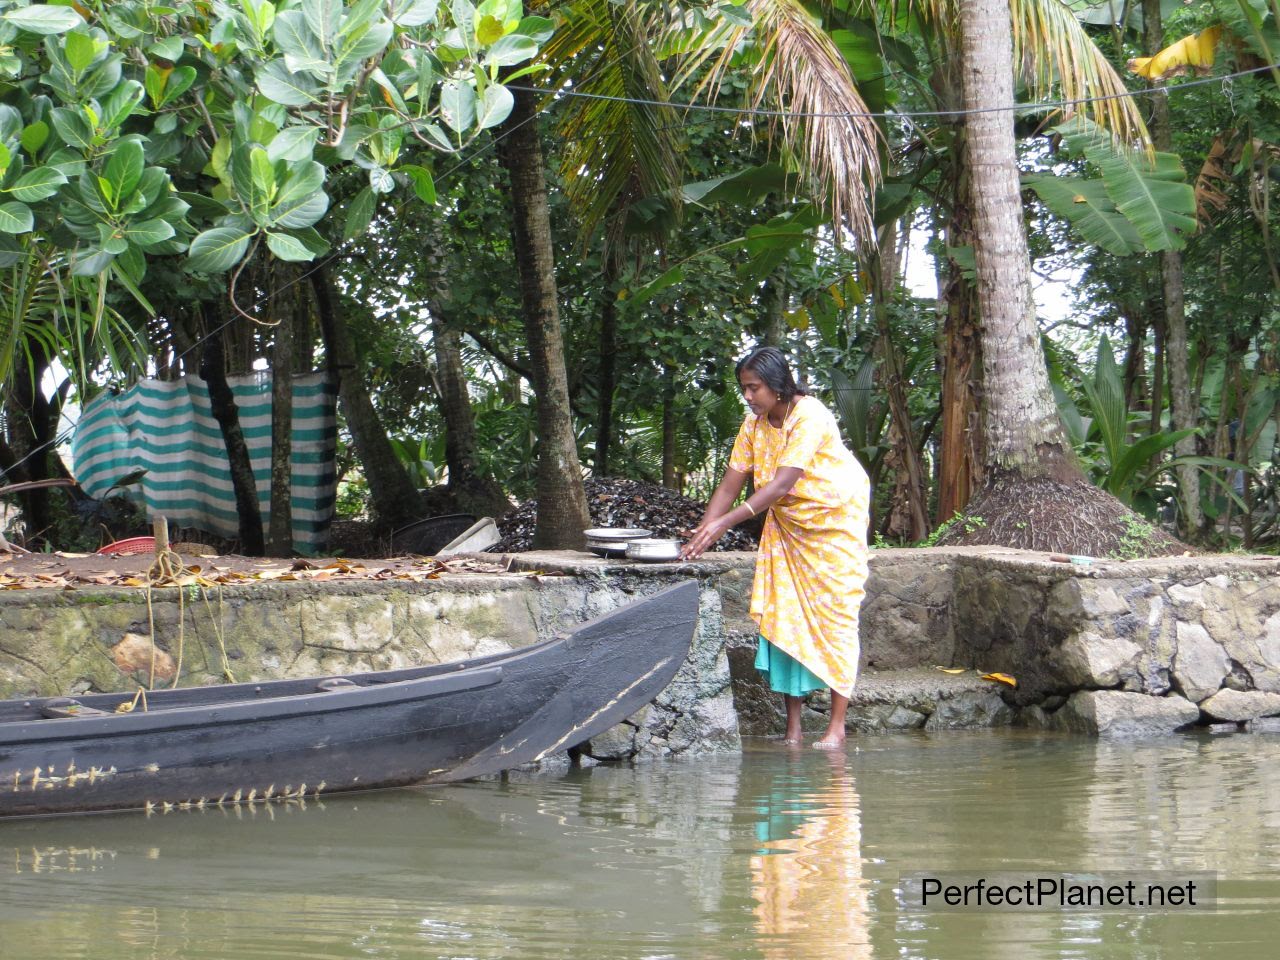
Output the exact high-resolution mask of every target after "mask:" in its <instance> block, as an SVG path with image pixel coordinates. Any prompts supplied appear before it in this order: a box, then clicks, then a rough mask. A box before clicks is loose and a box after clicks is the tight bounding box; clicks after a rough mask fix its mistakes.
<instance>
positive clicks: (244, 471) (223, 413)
mask: <svg viewBox="0 0 1280 960" xmlns="http://www.w3.org/2000/svg"><path fill="white" fill-rule="evenodd" d="M220 326H221V321H220V318H219V316H218V315H217V314H216V313H215V314H213V315H212V316H206V318H205V327H206V328H207V329H208V330H210V331H212V332H211V333H209V334H208V335H207V338H206V339H205V341H204V350H203V351H202V352H201V356H200V376H201V378H202V379H203V380H204V382H205V384H206V385H207V386H208V388H209V406H210V408H211V410H212V413H213V418H214V419H215V420H217V421H218V426H219V427H220V428H221V430H222V440H223V443H225V444H226V447H227V463H228V465H229V468H230V470H231V487H232V490H233V491H234V493H235V497H236V517H237V519H238V520H239V525H240V549H241V550H243V551H244V552H245V554H247V555H248V556H251V557H260V556H262V553H263V542H262V513H261V511H259V509H258V485H257V483H256V482H255V481H254V478H253V465H252V463H251V462H250V460H249V446H248V444H246V443H245V440H244V431H243V430H241V429H240V410H239V408H238V407H237V406H236V398H235V395H234V394H233V393H232V392H231V387H230V385H229V384H228V383H227V359H226V354H225V352H224V348H223V336H222V335H223V333H224V331H223V330H221V329H219V327H220Z"/></svg>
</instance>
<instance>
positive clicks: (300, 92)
mask: <svg viewBox="0 0 1280 960" xmlns="http://www.w3.org/2000/svg"><path fill="white" fill-rule="evenodd" d="M254 79H255V80H256V81H257V83H258V89H259V90H261V91H262V95H263V96H264V97H266V98H267V99H268V100H273V101H275V102H276V103H280V104H283V105H284V106H286V107H304V106H306V105H308V104H312V103H317V102H318V98H317V92H318V91H317V87H316V85H315V84H314V83H313V82H312V81H311V80H309V79H307V78H305V77H303V76H301V75H299V74H294V73H292V72H291V71H290V70H289V68H288V66H286V65H285V63H284V61H283V60H272V61H271V62H270V63H268V64H266V65H265V66H262V67H259V68H258V70H257V72H256V73H255V74H254Z"/></svg>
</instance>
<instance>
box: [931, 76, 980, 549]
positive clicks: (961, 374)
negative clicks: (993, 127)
mask: <svg viewBox="0 0 1280 960" xmlns="http://www.w3.org/2000/svg"><path fill="white" fill-rule="evenodd" d="M931 82H932V84H933V85H934V89H935V91H936V92H937V94H938V100H939V105H940V106H941V107H942V108H944V109H958V108H959V107H960V105H961V104H960V100H959V99H958V97H959V95H960V89H961V78H960V75H959V63H958V62H957V61H956V59H955V58H943V61H942V62H941V63H940V64H939V66H938V68H937V70H936V71H935V73H934V75H933V77H932V80H931ZM949 122H950V125H951V128H952V137H953V140H952V149H951V151H950V156H949V158H948V162H947V165H946V167H945V168H944V173H943V181H942V185H941V186H940V189H941V190H942V191H944V192H945V195H946V196H947V197H948V199H949V207H950V209H949V211H948V217H947V220H946V228H945V235H946V242H947V247H948V248H949V249H954V250H959V249H963V248H965V247H967V248H969V249H972V248H973V203H972V200H971V199H970V182H969V175H968V170H967V169H966V167H965V164H964V163H963V160H962V158H963V154H964V142H965V137H966V131H965V125H964V122H963V118H962V117H956V118H954V119H952V120H950V121H949ZM939 283H940V287H939V295H938V299H939V301H940V307H941V309H942V315H943V324H942V337H941V344H940V349H939V353H940V355H941V357H942V371H941V379H942V402H941V407H940V410H941V414H940V419H941V421H942V427H941V431H940V432H941V440H940V444H941V449H940V450H939V454H938V463H937V470H938V486H937V490H938V499H937V514H936V515H935V518H934V522H935V524H941V523H945V522H946V521H948V520H950V519H951V518H952V517H954V516H955V515H956V514H957V513H959V512H960V511H961V510H963V509H964V508H965V506H966V505H967V504H968V503H969V500H970V499H971V498H972V496H973V493H974V491H975V490H977V489H979V488H980V487H981V486H982V483H983V473H982V468H983V463H984V459H983V452H982V413H981V411H982V334H981V326H982V324H981V321H980V319H979V315H978V302H977V291H976V290H975V289H974V285H973V282H972V281H971V280H970V279H969V277H968V276H966V275H965V271H964V270H963V268H962V267H961V265H960V263H959V261H957V260H956V259H955V258H954V257H951V256H948V257H947V260H946V274H945V279H944V278H942V275H941V274H940V281H939Z"/></svg>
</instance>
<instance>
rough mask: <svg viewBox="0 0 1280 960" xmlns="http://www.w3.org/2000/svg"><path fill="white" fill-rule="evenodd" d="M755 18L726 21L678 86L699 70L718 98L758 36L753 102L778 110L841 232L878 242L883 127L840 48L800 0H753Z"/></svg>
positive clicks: (780, 127)
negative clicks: (876, 202)
mask: <svg viewBox="0 0 1280 960" xmlns="http://www.w3.org/2000/svg"><path fill="white" fill-rule="evenodd" d="M743 9H744V10H745V11H746V12H747V13H748V14H750V16H751V20H752V26H750V27H748V26H743V25H739V24H733V23H728V22H726V23H725V24H723V25H722V26H720V27H717V28H716V31H715V34H714V37H712V38H707V42H705V43H703V44H701V45H700V47H699V49H697V50H695V51H693V52H692V53H691V54H690V55H689V57H688V59H687V60H686V61H685V63H684V65H683V67H682V69H681V71H680V73H679V74H678V75H677V77H676V80H675V82H674V83H673V86H680V85H682V84H684V83H688V82H691V81H692V80H693V79H694V78H700V79H699V80H698V82H697V87H696V90H695V96H705V97H707V98H708V99H712V100H714V99H715V97H716V95H717V93H718V92H719V89H720V85H721V83H722V82H723V80H724V78H725V76H726V74H727V73H728V72H729V70H730V68H731V67H732V66H735V65H737V63H738V59H737V53H738V51H739V49H740V48H741V47H742V45H743V44H744V43H745V42H746V41H747V40H748V39H749V38H750V37H752V36H754V45H755V48H756V50H757V51H758V52H759V57H758V59H757V60H756V63H755V67H754V69H753V70H752V74H751V78H750V87H749V89H748V91H747V104H748V106H749V107H750V109H752V110H771V111H775V112H774V113H772V115H771V116H770V125H771V130H772V132H773V133H775V134H780V138H779V139H780V141H781V143H782V145H783V147H784V149H787V150H790V151H793V152H794V153H795V154H796V155H797V156H799V157H801V158H802V160H803V165H804V168H805V170H806V171H807V173H808V175H809V176H810V178H811V179H812V180H813V182H814V186H815V194H816V195H817V196H818V197H819V198H825V199H826V204H825V205H826V208H827V212H828V213H829V214H830V215H831V219H832V223H833V225H834V226H835V228H836V229H837V230H838V231H840V232H842V233H843V232H848V233H852V234H853V236H854V237H855V238H856V239H857V240H858V241H859V242H861V243H867V244H872V243H874V242H875V233H874V228H873V226H872V216H871V204H870V202H869V199H868V198H869V197H870V196H871V195H872V193H873V192H874V190H875V186H876V183H877V182H878V181H879V179H880V155H879V148H880V130H879V128H878V127H877V126H876V124H875V121H874V118H873V117H871V116H870V115H869V111H868V109H867V105H866V103H865V102H864V101H863V99H862V95H861V94H859V93H858V88H857V85H856V84H855V82H854V79H853V77H852V75H851V74H850V72H849V66H848V64H847V63H846V62H845V59H844V57H843V56H842V55H841V53H840V51H839V49H838V48H837V47H836V45H835V43H834V42H833V41H832V39H831V37H830V35H829V34H828V33H827V32H826V31H825V30H823V29H822V25H821V24H820V23H818V22H817V21H816V20H815V19H814V18H813V16H812V15H811V14H810V13H809V11H808V10H807V9H806V8H805V6H804V4H802V3H800V2H799V0H746V3H745V4H743Z"/></svg>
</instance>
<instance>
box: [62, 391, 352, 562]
mask: <svg viewBox="0 0 1280 960" xmlns="http://www.w3.org/2000/svg"><path fill="white" fill-rule="evenodd" d="M227 381H228V383H229V384H230V386H231V390H232V393H233V394H234V395H235V399H236V406H237V407H238V408H239V411H240V428H241V430H243V431H244V438H245V443H246V444H247V445H248V447H249V458H250V462H251V463H252V465H253V476H254V482H255V484H256V486H257V494H258V509H259V510H260V511H261V512H262V526H263V529H264V530H265V529H266V527H267V525H268V524H269V523H270V517H271V374H270V373H268V372H263V373H257V374H250V375H249V376H245V377H228V378H227ZM336 400H337V393H336V390H335V388H334V386H333V384H332V383H331V382H330V380H329V378H328V377H327V376H326V374H324V373H311V374H307V375H306V376H301V377H295V378H294V380H293V452H292V457H291V461H290V462H291V465H292V468H293V470H292V472H293V477H292V489H291V500H292V505H293V543H294V548H295V549H297V550H298V551H299V552H302V553H317V552H320V551H322V550H323V549H324V547H325V542H326V540H327V538H328V531H329V521H330V520H332V519H333V508H334V500H335V494H336V491H337V472H336V466H335V462H334V455H335V451H336V446H337V419H336ZM71 452H72V459H73V461H74V468H73V470H72V472H73V473H74V475H75V478H76V479H77V480H78V481H79V482H80V485H81V487H83V488H84V491H85V493H87V494H89V496H91V497H97V498H100V497H102V496H104V495H105V494H106V493H107V491H108V490H109V489H110V488H111V486H112V484H114V483H115V482H116V481H118V480H120V479H121V478H122V477H124V476H126V475H127V474H129V473H130V472H131V471H133V470H136V469H138V468H139V467H145V468H146V469H147V474H146V476H145V477H143V479H142V482H141V484H139V485H138V486H135V487H130V488H127V489H126V490H124V491H121V492H127V493H128V494H129V495H131V496H133V497H135V498H139V499H141V500H142V501H144V502H145V506H146V511H147V515H148V516H151V517H155V516H163V517H166V518H168V520H169V521H170V522H172V523H175V524H177V525H178V526H181V527H194V528H197V529H200V530H207V531H209V532H210V533H214V534H217V535H218V536H221V537H228V538H234V537H236V536H238V535H239V529H240V528H239V519H238V513H237V511H236V498H235V492H234V489H233V487H232V485H231V468H230V465H229V464H228V462H227V447H226V444H225V443H224V442H223V439H222V429H221V428H220V427H219V426H218V421H217V420H215V419H214V417H213V411H212V408H211V407H210V403H209V388H208V386H207V385H206V384H205V382H204V381H203V380H201V379H199V378H198V377H184V378H183V379H181V380H172V381H164V380H143V381H141V382H140V383H137V384H135V385H134V386H132V387H130V388H129V389H127V390H125V391H124V392H122V393H119V394H114V395H112V394H107V395H104V396H101V397H99V398H98V399H96V400H94V401H93V402H92V403H90V404H89V405H88V406H87V407H85V409H84V414H83V416H81V418H80V421H79V423H78V424H77V425H76V431H75V437H74V438H73V440H72V444H71Z"/></svg>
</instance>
